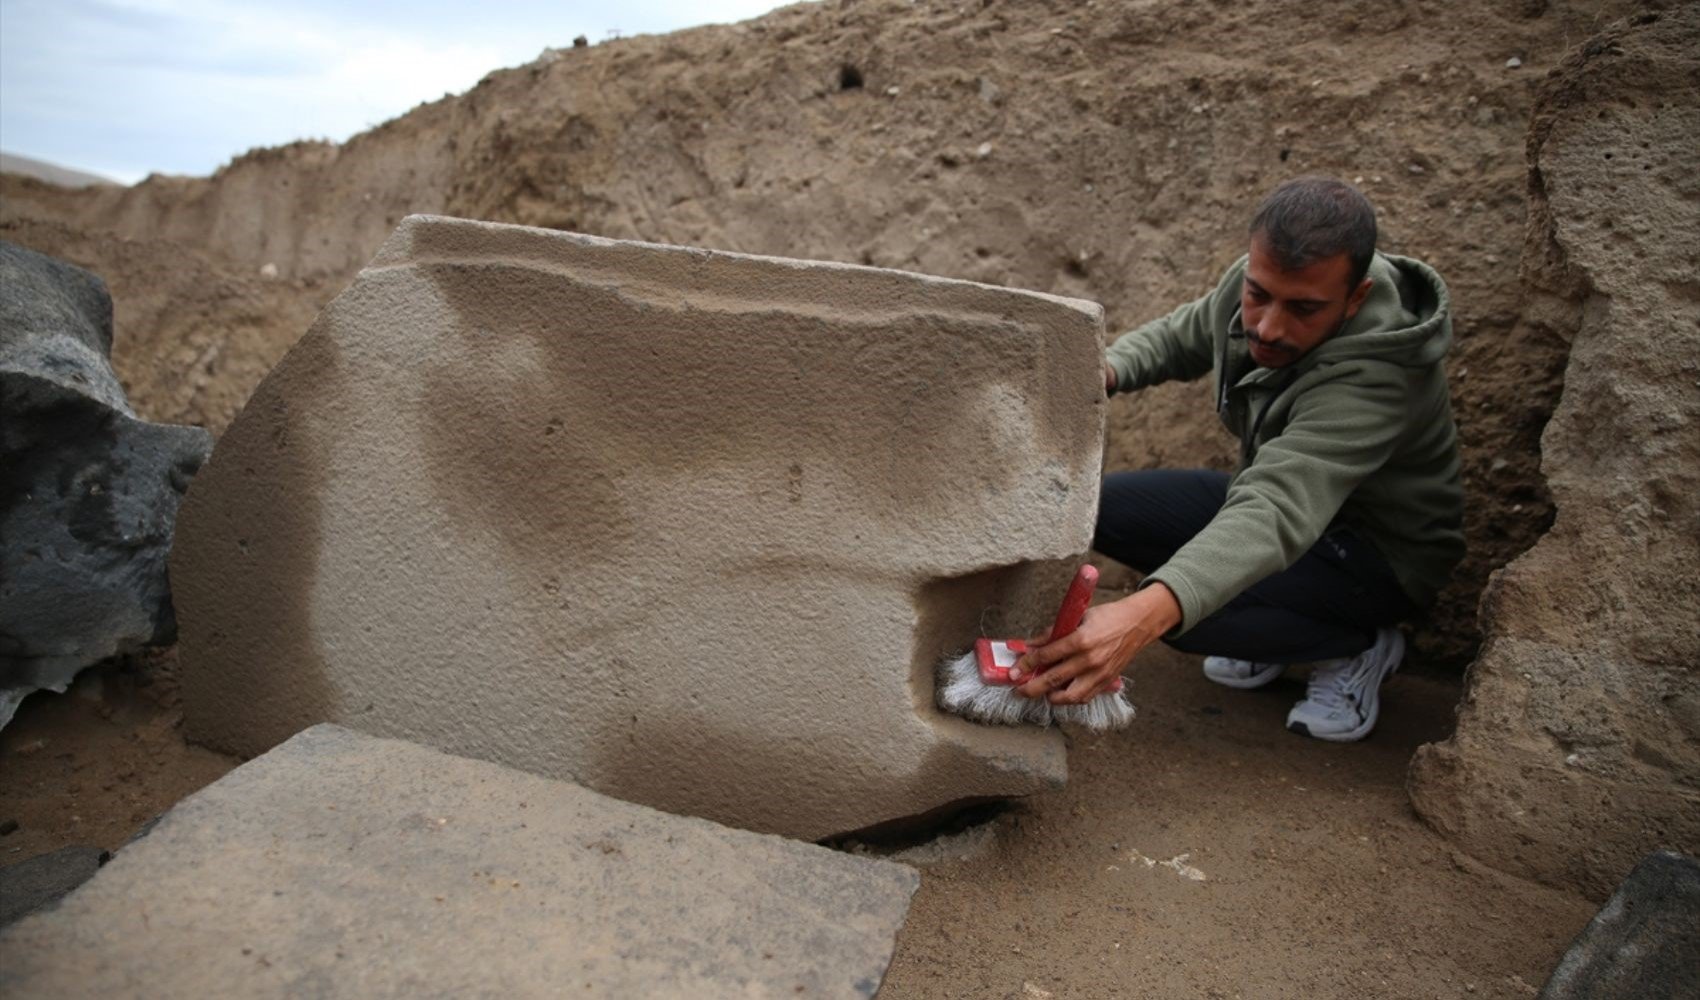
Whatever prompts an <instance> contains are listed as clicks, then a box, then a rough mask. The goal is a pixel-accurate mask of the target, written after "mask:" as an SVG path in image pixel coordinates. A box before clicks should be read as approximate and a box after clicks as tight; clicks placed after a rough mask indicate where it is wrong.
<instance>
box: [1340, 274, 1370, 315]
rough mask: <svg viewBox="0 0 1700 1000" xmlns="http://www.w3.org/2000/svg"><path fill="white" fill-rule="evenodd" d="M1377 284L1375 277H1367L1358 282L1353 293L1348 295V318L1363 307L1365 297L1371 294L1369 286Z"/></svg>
mask: <svg viewBox="0 0 1700 1000" xmlns="http://www.w3.org/2000/svg"><path fill="white" fill-rule="evenodd" d="M1373 284H1375V279H1374V278H1365V279H1364V280H1362V281H1360V282H1358V287H1356V288H1354V289H1352V294H1351V295H1349V296H1347V297H1346V318H1347V319H1351V318H1352V317H1353V316H1356V315H1357V314H1358V310H1359V309H1362V308H1363V305H1364V299H1365V298H1367V297H1368V296H1369V287H1370V286H1371V285H1373Z"/></svg>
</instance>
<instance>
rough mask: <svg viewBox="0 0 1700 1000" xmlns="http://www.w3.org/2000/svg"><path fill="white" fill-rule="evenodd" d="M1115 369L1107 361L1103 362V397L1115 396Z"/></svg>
mask: <svg viewBox="0 0 1700 1000" xmlns="http://www.w3.org/2000/svg"><path fill="white" fill-rule="evenodd" d="M1116 381H1117V380H1116V369H1115V366H1113V365H1111V364H1110V363H1109V362H1108V361H1106V362H1104V395H1106V396H1114V395H1115V394H1116Z"/></svg>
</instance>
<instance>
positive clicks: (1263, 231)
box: [1017, 178, 1464, 741]
mask: <svg viewBox="0 0 1700 1000" xmlns="http://www.w3.org/2000/svg"><path fill="white" fill-rule="evenodd" d="M1375 241H1376V225H1375V210H1374V208H1373V207H1371V205H1370V203H1369V201H1368V200H1367V199H1365V198H1364V196H1363V195H1362V194H1361V193H1360V192H1359V191H1358V190H1357V189H1356V188H1353V187H1352V186H1350V185H1348V184H1344V183H1342V182H1340V181H1336V180H1329V179H1323V178H1302V179H1299V180H1295V181H1289V182H1288V183H1286V184H1283V185H1281V186H1280V187H1278V188H1276V189H1275V191H1273V192H1272V193H1271V194H1270V195H1269V196H1268V197H1267V198H1266V199H1264V201H1263V204H1262V205H1261V206H1260V207H1259V208H1258V210H1257V214H1256V215H1255V216H1254V217H1253V218H1252V221H1251V226H1250V248H1249V250H1250V252H1249V253H1248V254H1247V256H1245V257H1244V258H1241V259H1240V260H1239V261H1238V262H1237V263H1235V264H1234V265H1233V266H1232V267H1230V268H1229V269H1228V271H1227V273H1226V274H1224V275H1223V276H1222V279H1221V281H1219V282H1218V283H1217V285H1216V288H1215V290H1214V291H1212V292H1210V293H1209V294H1208V295H1206V296H1204V297H1203V298H1201V299H1199V300H1198V301H1196V302H1191V303H1188V304H1187V305H1183V306H1181V307H1180V308H1179V309H1176V310H1175V311H1174V312H1172V313H1170V314H1169V315H1167V316H1164V317H1162V318H1160V319H1156V320H1153V321H1151V322H1150V323H1147V324H1145V325H1144V326H1141V327H1139V328H1138V329H1136V330H1134V331H1132V332H1131V333H1128V334H1126V335H1124V336H1122V337H1121V338H1120V339H1118V340H1117V341H1116V342H1115V344H1114V345H1112V346H1111V347H1110V349H1109V353H1108V364H1107V366H1106V371H1105V380H1106V387H1107V389H1108V390H1109V391H1110V392H1111V393H1112V394H1113V393H1117V392H1132V391H1135V390H1138V389H1143V388H1145V387H1147V386H1152V385H1157V384H1159V383H1161V382H1167V381H1170V380H1172V379H1195V378H1198V377H1200V376H1202V375H1205V374H1210V375H1212V377H1213V380H1214V385H1215V390H1216V391H1215V393H1214V395H1213V397H1212V398H1213V399H1214V401H1215V406H1216V413H1217V415H1218V416H1219V417H1220V418H1221V420H1222V422H1223V423H1224V424H1225V425H1227V427H1228V429H1229V430H1230V431H1232V432H1233V433H1234V434H1235V436H1237V437H1238V438H1239V441H1240V449H1239V464H1238V468H1237V469H1236V470H1235V472H1234V473H1233V475H1228V474H1225V473H1220V472H1212V471H1209V470H1203V469H1154V470H1149V471H1144V472H1124V473H1118V474H1114V475H1111V476H1108V477H1106V479H1105V482H1104V491H1103V497H1102V500H1101V502H1100V506H1099V512H1098V525H1097V532H1096V538H1095V539H1094V542H1093V547H1094V548H1096V549H1097V550H1098V551H1100V552H1102V553H1104V554H1105V555H1108V556H1110V557H1112V558H1114V559H1117V560H1119V561H1121V562H1124V563H1126V564H1127V565H1129V566H1131V567H1133V568H1134V569H1136V570H1138V571H1140V572H1142V573H1144V574H1145V579H1144V582H1143V583H1142V584H1141V585H1140V589H1139V590H1137V591H1136V592H1135V593H1133V594H1132V595H1130V596H1129V597H1126V598H1124V599H1122V600H1120V601H1116V602H1114V603H1111V604H1105V605H1101V606H1099V607H1096V608H1093V609H1091V611H1089V612H1088V614H1087V616H1086V618H1085V620H1084V622H1083V623H1082V624H1081V627H1080V628H1079V629H1078V630H1077V631H1075V632H1074V633H1073V634H1072V635H1069V636H1067V637H1065V638H1063V639H1059V640H1057V641H1056V642H1053V643H1049V644H1046V645H1043V646H1040V647H1039V648H1037V649H1035V650H1033V651H1032V652H1030V653H1029V654H1028V655H1027V656H1026V657H1024V658H1023V660H1022V661H1021V662H1019V663H1018V664H1017V669H1018V670H1020V671H1022V673H1023V674H1026V673H1029V672H1031V671H1033V670H1034V669H1036V668H1038V667H1046V668H1047V669H1045V670H1044V671H1043V672H1040V673H1038V674H1037V675H1036V676H1033V677H1031V678H1030V679H1029V680H1028V681H1027V683H1025V684H1023V685H1022V686H1021V688H1020V691H1021V693H1022V694H1025V695H1027V696H1028V697H1048V698H1049V699H1050V700H1051V701H1052V702H1055V703H1058V704H1075V703H1079V702H1083V701H1085V700H1087V699H1089V698H1091V697H1093V696H1094V695H1096V694H1098V693H1100V692H1101V691H1103V690H1104V689H1105V687H1106V685H1108V684H1109V683H1110V682H1111V681H1112V680H1113V679H1114V678H1115V677H1116V676H1117V675H1118V674H1119V673H1121V671H1122V669H1123V668H1124V667H1126V666H1127V665H1128V663H1129V661H1131V660H1132V659H1133V657H1134V655H1135V654H1136V653H1138V652H1139V651H1140V650H1141V649H1143V648H1144V647H1145V646H1146V645H1148V644H1149V643H1151V642H1153V641H1154V640H1157V639H1159V638H1160V639H1163V640H1164V641H1166V642H1167V643H1168V644H1169V645H1171V646H1173V647H1175V648H1177V649H1181V650H1184V651H1186V652H1191V653H1200V654H1203V655H1204V656H1205V660H1204V673H1205V675H1206V676H1207V677H1209V678H1210V679H1211V680H1213V681H1216V682H1217V683H1219V684H1226V685H1228V686H1229V687H1236V688H1255V687H1260V686H1262V685H1264V684H1268V683H1270V682H1271V681H1273V680H1275V679H1276V678H1277V677H1279V676H1281V674H1282V672H1283V671H1284V670H1285V669H1286V668H1287V666H1288V665H1290V664H1296V663H1316V664H1317V665H1316V668H1315V669H1314V670H1313V671H1312V673H1311V676H1310V681H1309V685H1308V688H1307V691H1306V694H1305V698H1304V700H1303V701H1301V702H1299V703H1298V704H1297V705H1295V706H1294V707H1293V709H1292V711H1291V712H1290V713H1289V714H1288V716H1287V728H1289V729H1291V730H1292V731H1294V732H1297V733H1302V734H1304V735H1308V736H1314V737H1317V738H1319V739H1325V740H1337V741H1348V740H1357V739H1362V738H1363V737H1364V736H1366V735H1368V733H1369V731H1370V730H1371V729H1373V728H1374V726H1375V722H1376V718H1377V714H1378V712H1379V710H1380V687H1381V683H1382V681H1384V680H1385V679H1386V678H1387V677H1388V676H1389V675H1390V674H1392V673H1393V671H1394V670H1395V669H1396V668H1397V667H1398V666H1399V663H1400V660H1401V659H1402V658H1403V657H1404V652H1405V641H1404V638H1403V636H1402V635H1401V634H1400V632H1399V630H1398V627H1397V626H1398V623H1399V622H1400V621H1401V620H1403V619H1405V618H1407V617H1409V616H1410V615H1412V614H1413V613H1415V612H1417V611H1418V610H1419V609H1421V608H1423V607H1424V606H1426V605H1428V604H1429V603H1431V602H1432V601H1433V600H1434V598H1435V595H1436V593H1437V592H1438V591H1439V590H1440V588H1441V586H1442V585H1443V584H1444V583H1445V582H1446V579H1447V577H1448V575H1449V574H1450V573H1451V571H1452V568H1453V567H1454V566H1455V565H1457V563H1458V560H1459V559H1460V558H1462V556H1463V553H1464V536H1463V531H1462V511H1463V492H1462V489H1461V487H1460V485H1459V462H1458V441H1457V433H1456V429H1455V428H1454V425H1453V422H1452V408H1451V402H1450V398H1449V393H1448V389H1447V383H1446V373H1445V371H1444V370H1443V369H1442V367H1441V361H1442V359H1443V358H1444V356H1445V354H1446V349H1447V346H1448V345H1449V344H1450V342H1451V340H1452V320H1451V317H1450V315H1449V312H1448V309H1449V304H1448V296H1447V291H1446V285H1445V283H1444V282H1442V281H1441V278H1440V275H1438V274H1436V273H1435V272H1434V270H1433V269H1432V268H1430V267H1428V266H1427V265H1426V264H1423V263H1421V262H1420V261H1416V260H1412V259H1410V258H1407V257H1398V256H1394V255H1391V254H1383V253H1378V252H1376V249H1375Z"/></svg>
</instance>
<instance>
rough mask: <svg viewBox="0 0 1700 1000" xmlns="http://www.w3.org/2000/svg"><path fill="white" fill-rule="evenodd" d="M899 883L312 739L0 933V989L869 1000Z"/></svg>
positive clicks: (890, 872) (905, 883)
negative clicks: (857, 999)
mask: <svg viewBox="0 0 1700 1000" xmlns="http://www.w3.org/2000/svg"><path fill="white" fill-rule="evenodd" d="M918 885H919V876H918V875H917V874H916V873H915V872H914V871H913V870H912V869H909V868H906V867H904V866H902V865H898V864H893V863H891V862H887V861H876V860H871V859H866V858H857V857H852V856H850V855H847V854H841V853H838V852H834V851H830V850H827V849H825V848H822V847H816V846H813V845H810V844H802V843H798V842H795V841H790V840H786V839H783V838H780V837H775V836H769V835H763V834H755V833H749V832H746V831H740V830H730V829H727V828H725V827H720V826H717V825H715V824H713V823H710V822H707V821H705V820H700V819H695V818H690V817H679V816H670V815H667V814H665V813H660V812H657V811H655V810H652V809H648V808H645V807H642V806H637V805H632V804H630V803H626V802H619V801H616V800H613V799H609V798H607V797H605V796H601V795H598V794H596V793H594V792H591V791H588V790H586V789H583V788H579V787H577V786H573V785H568V784H565V783H562V782H557V781H552V780H549V779H546V778H540V777H537V776H535V775H529V774H524V773H522V772H519V771H515V770H513V769H510V768H504V767H501V766H499V765H495V764H489V763H485V762H482V761H473V760H467V759H463V758H456V757H450V756H447V755H444V754H441V753H438V752H436V751H432V750H429V749H426V748H423V747H419V746H415V745H413V744H409V743H404V742H400V741H396V740H386V739H378V738H374V737H369V736H364V735H361V734H358V733H355V732H353V731H351V730H347V729H343V728H340V727H337V726H316V727H314V728H312V729H309V730H308V731H306V732H304V733H302V734H300V735H299V736H297V737H295V738H294V739H292V740H290V741H289V742H288V743H286V744H284V745H283V746H281V747H279V748H277V749H276V750H273V751H272V752H270V753H268V754H266V755H265V756H263V757H260V758H258V759H256V760H254V761H251V762H250V763H248V764H245V765H243V766H241V767H239V768H237V769H236V770H234V771H232V772H231V773H230V774H228V775H226V776H225V777H224V778H222V779H220V780H219V781H217V782H216V783H214V784H213V785H211V786H209V787H208V788H206V789H205V790H203V791H201V792H198V793H196V794H195V795H193V796H191V797H190V798H188V799H186V800H184V801H183V802H182V803H180V804H179V805H178V806H177V807H176V808H174V809H173V810H171V812H169V813H167V814H166V815H165V817H164V818H163V819H162V820H161V821H160V822H159V824H158V825H157V826H156V827H155V828H154V829H153V831H152V832H151V833H149V834H148V835H147V836H146V837H143V838H141V839H140V840H137V841H136V842H134V843H132V844H130V845H128V846H126V847H125V848H123V849H122V850H120V851H119V852H118V854H117V855H116V856H115V857H114V858H113V860H112V862H111V863H109V864H108V865H107V866H106V867H105V868H103V869H102V870H101V871H100V873H99V874H97V875H96V876H95V877H94V878H93V879H92V880H91V881H89V882H88V883H87V884H86V885H84V886H83V887H82V888H81V889H78V890H77V891H76V892H74V893H72V894H71V895H70V896H69V897H67V898H66V899H65V900H64V901H63V902H62V903H61V904H60V905H59V906H58V907H56V908H55V909H53V910H50V911H47V912H44V913H39V914H36V915H34V916H30V917H26V918H24V919H23V920H21V921H19V922H18V923H16V924H14V925H12V927H10V928H8V929H7V930H6V931H5V932H4V933H3V934H0V993H4V994H5V995H7V996H26V995H27V996H44V995H53V996H64V995H80V996H103V997H164V996H182V997H188V996H247V997H272V996H278V997H281V996H319V997H370V996H407V997H439V996H440V997H471V996H479V997H485V996H487V997H521V996H550V997H555V996H630V997H639V996H641V997H722V996H736V997H795V996H825V997H869V996H872V995H873V994H874V992H875V991H876V990H877V989H878V987H879V983H880V979H881V977H882V976H883V975H884V972H885V968H886V965H887V963H888V962H889V961H890V958H891V953H892V949H893V946H894V939H895V936H896V933H897V930H898V928H899V927H900V926H901V925H902V922H903V917H904V914H905V913H906V912H907V910H908V906H909V899H910V896H911V895H912V894H913V893H914V891H915V889H916V887H917V886H918Z"/></svg>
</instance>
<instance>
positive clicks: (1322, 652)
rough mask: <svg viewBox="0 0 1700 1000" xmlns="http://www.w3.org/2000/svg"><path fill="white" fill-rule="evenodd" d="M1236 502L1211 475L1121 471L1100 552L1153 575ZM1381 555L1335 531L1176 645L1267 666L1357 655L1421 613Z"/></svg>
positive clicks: (1103, 510) (1108, 480)
mask: <svg viewBox="0 0 1700 1000" xmlns="http://www.w3.org/2000/svg"><path fill="white" fill-rule="evenodd" d="M1227 495H1228V476H1227V474H1226V473H1221V472H1212V471H1210V470H1208V469H1155V470H1151V471H1147V472H1118V473H1115V474H1114V475H1110V476H1106V477H1105V478H1104V494H1103V498H1102V500H1101V501H1100V503H1099V505H1098V529H1097V534H1096V537H1095V538H1094V539H1093V541H1092V547H1093V548H1095V549H1097V550H1098V551H1099V552H1102V553H1104V554H1105V555H1107V556H1109V557H1110V558H1112V559H1115V560H1117V561H1118V562H1123V563H1126V564H1127V565H1129V566H1131V567H1133V568H1134V569H1136V570H1138V571H1139V572H1141V573H1149V572H1151V571H1152V570H1155V569H1156V568H1157V567H1159V566H1161V565H1163V564H1164V563H1165V562H1168V561H1169V557H1170V556H1173V555H1174V554H1175V551H1176V550H1177V549H1179V548H1180V547H1181V546H1182V545H1185V544H1186V543H1187V542H1188V541H1189V540H1190V539H1191V538H1192V536H1194V535H1196V534H1198V532H1199V531H1201V530H1202V529H1203V528H1204V526H1205V525H1206V524H1208V523H1210V519H1211V518H1213V517H1215V516H1216V512H1217V511H1219V510H1221V509H1222V503H1223V502H1224V501H1225V500H1226V499H1227ZM1417 610H1418V609H1417V607H1416V605H1415V604H1414V603H1413V602H1412V601H1411V599H1410V598H1409V597H1407V596H1405V592H1404V590H1403V589H1401V588H1400V586H1399V581H1398V579H1397V578H1395V577H1394V575H1393V570H1392V568H1391V567H1389V566H1388V565H1387V560H1385V559H1383V558H1382V556H1381V553H1379V552H1377V551H1376V550H1375V547H1374V546H1372V545H1370V544H1369V543H1367V542H1365V541H1363V540H1362V539H1360V538H1358V537H1357V536H1356V535H1354V534H1353V533H1352V532H1351V531H1350V530H1349V529H1346V528H1342V527H1331V528H1329V530H1328V531H1327V533H1325V534H1324V535H1323V536H1322V538H1321V539H1320V540H1319V541H1318V542H1317V543H1316V544H1315V545H1313V546H1311V548H1310V551H1308V552H1306V553H1305V554H1304V555H1303V556H1301V557H1300V558H1299V561H1298V562H1296V563H1294V564H1293V565H1291V566H1289V567H1287V568H1286V569H1284V570H1282V571H1281V572H1279V573H1276V574H1274V575H1273V576H1269V577H1267V578H1265V579H1263V580H1261V581H1259V582H1258V583H1255V584H1253V585H1252V586H1251V587H1250V588H1249V589H1248V590H1246V591H1245V592H1244V593H1242V594H1240V595H1239V596H1238V597H1235V598H1234V599H1233V600H1232V601H1229V602H1228V604H1227V605H1225V606H1224V607H1223V608H1222V609H1221V610H1219V611H1217V612H1216V613H1215V614H1213V615H1211V616H1210V617H1208V618H1206V619H1204V620H1203V621H1201V622H1199V623H1198V624H1196V625H1194V626H1193V627H1192V628H1190V629H1188V630H1187V632H1186V634H1184V635H1182V636H1180V637H1179V638H1177V639H1174V640H1172V641H1170V642H1169V645H1171V646H1173V647H1175V648H1176V649H1179V650H1182V651H1184V652H1188V653H1201V654H1204V655H1210V656H1228V657H1233V658H1234V659H1238V660H1253V661H1256V662H1259V663H1305V662H1309V661H1312V660H1329V659H1337V658H1341V657H1347V656H1355V655H1357V654H1358V653H1361V652H1363V651H1364V650H1366V649H1368V648H1369V647H1370V646H1371V645H1372V644H1373V643H1374V642H1375V631H1376V629H1377V628H1380V627H1382V626H1385V625H1392V624H1394V623H1395V622H1398V621H1400V620H1401V619H1404V618H1407V617H1409V616H1410V615H1412V614H1413V613H1415V612H1416V611H1417Z"/></svg>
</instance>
